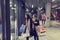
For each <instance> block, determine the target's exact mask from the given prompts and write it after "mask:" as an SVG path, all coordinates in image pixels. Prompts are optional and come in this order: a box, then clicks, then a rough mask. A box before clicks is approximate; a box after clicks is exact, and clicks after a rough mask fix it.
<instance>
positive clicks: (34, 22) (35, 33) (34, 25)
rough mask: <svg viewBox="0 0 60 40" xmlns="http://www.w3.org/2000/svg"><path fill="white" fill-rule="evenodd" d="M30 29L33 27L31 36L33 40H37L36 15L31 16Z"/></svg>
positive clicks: (37, 23)
mask: <svg viewBox="0 0 60 40" xmlns="http://www.w3.org/2000/svg"><path fill="white" fill-rule="evenodd" d="M32 25H33V26H32V27H33V32H32V33H33V36H34V40H39V38H38V34H37V30H36V27H37V26H38V25H39V20H38V19H37V16H36V14H33V15H32Z"/></svg>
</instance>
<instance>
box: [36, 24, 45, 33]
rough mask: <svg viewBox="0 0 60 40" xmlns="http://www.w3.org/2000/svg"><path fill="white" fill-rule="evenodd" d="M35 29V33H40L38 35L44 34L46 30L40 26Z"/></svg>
mask: <svg viewBox="0 0 60 40" xmlns="http://www.w3.org/2000/svg"><path fill="white" fill-rule="evenodd" d="M36 29H37V32H40V33H44V32H46V29H45V28H44V26H42V25H39V26H38V27H37V28H36Z"/></svg>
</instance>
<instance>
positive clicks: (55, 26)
mask: <svg viewBox="0 0 60 40" xmlns="http://www.w3.org/2000/svg"><path fill="white" fill-rule="evenodd" d="M51 24H52V27H46V36H39V40H60V23H59V22H56V21H51ZM14 30H15V26H14V21H12V22H11V40H15V31H14ZM29 39H30V40H34V37H30V38H29ZM0 40H2V25H0ZM17 40H26V37H24V38H22V39H21V38H19V36H18V39H17Z"/></svg>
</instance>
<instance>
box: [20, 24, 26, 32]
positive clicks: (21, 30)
mask: <svg viewBox="0 0 60 40" xmlns="http://www.w3.org/2000/svg"><path fill="white" fill-rule="evenodd" d="M25 31H26V25H24V24H22V25H21V27H20V29H19V32H20V33H25Z"/></svg>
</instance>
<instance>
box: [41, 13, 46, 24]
mask: <svg viewBox="0 0 60 40" xmlns="http://www.w3.org/2000/svg"><path fill="white" fill-rule="evenodd" d="M45 22H46V15H45V13H44V14H42V24H45Z"/></svg>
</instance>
